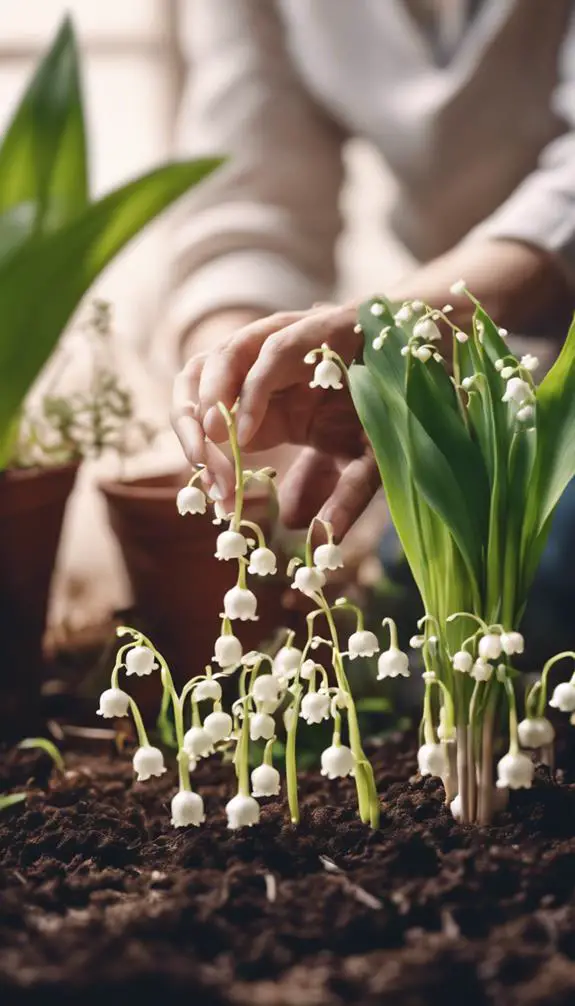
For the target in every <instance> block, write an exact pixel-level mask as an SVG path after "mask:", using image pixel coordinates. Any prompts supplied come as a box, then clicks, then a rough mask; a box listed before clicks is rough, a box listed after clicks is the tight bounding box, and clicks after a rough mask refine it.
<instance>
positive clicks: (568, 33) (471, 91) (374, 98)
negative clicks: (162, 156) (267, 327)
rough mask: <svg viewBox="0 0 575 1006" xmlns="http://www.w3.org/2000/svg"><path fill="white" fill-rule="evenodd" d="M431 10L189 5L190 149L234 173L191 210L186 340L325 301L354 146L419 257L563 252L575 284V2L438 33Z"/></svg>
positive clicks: (178, 291) (466, 3) (517, 0)
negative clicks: (211, 318)
mask: <svg viewBox="0 0 575 1006" xmlns="http://www.w3.org/2000/svg"><path fill="white" fill-rule="evenodd" d="M423 2H424V0H409V2H407V0H193V2H190V3H189V4H188V5H186V8H185V10H186V17H187V20H186V21H185V23H184V25H183V38H184V44H185V55H186V58H187V60H188V63H189V68H190V72H189V82H188V86H187V90H186V95H185V100H184V102H183V106H182V113H181V125H180V152H181V154H182V155H185V156H200V155H206V154H218V153H221V154H227V155H228V157H229V161H228V163H227V164H226V166H225V167H224V168H222V169H220V171H218V173H217V175H215V176H213V177H212V179H210V180H209V181H208V182H206V183H205V184H203V185H202V186H201V187H200V188H199V189H198V190H197V192H195V193H194V194H193V195H192V197H191V198H190V199H189V200H188V201H187V202H186V203H185V205H184V207H183V209H182V216H181V221H182V222H181V226H180V229H179V233H178V239H177V248H176V261H175V270H174V297H173V301H172V311H171V315H170V319H169V325H170V326H171V328H172V330H173V331H174V332H176V333H183V332H184V331H185V330H186V329H187V328H189V327H190V326H191V325H192V324H193V323H194V322H196V321H197V320H198V319H199V318H200V317H201V316H203V315H205V314H206V313H209V312H211V311H214V310H217V309H219V308H224V307H231V306H233V307H238V306H253V307H257V308H261V309H262V310H263V311H273V310H279V309H286V308H294V309H295V308H302V307H307V306H309V305H310V304H311V303H313V302H314V301H318V300H325V299H328V298H329V296H330V292H331V290H332V288H333V285H334V281H335V266H334V248H335V243H336V240H337V236H338V233H339V229H340V224H341V221H340V214H339V208H338V197H339V192H340V188H341V185H342V180H343V168H342V159H341V152H342V145H343V143H344V141H345V140H346V139H347V138H348V137H350V136H361V137H364V138H367V139H368V140H369V141H371V142H372V144H373V145H374V146H375V147H376V148H377V150H378V151H379V152H380V153H381V156H382V158H384V160H385V161H386V163H387V165H388V166H389V168H390V169H391V171H392V172H393V175H394V176H395V179H396V181H397V183H398V193H399V194H398V198H397V202H396V204H395V206H394V210H393V214H392V219H391V225H392V227H393V228H394V230H395V232H396V234H397V235H398V236H399V237H400V239H401V240H402V241H403V242H404V243H405V245H406V247H407V248H408V249H409V251H410V252H412V253H413V254H414V255H415V256H416V257H417V258H418V259H419V260H421V261H426V260H429V259H430V258H433V257H435V256H437V255H439V254H441V253H442V252H445V251H447V250H448V249H449V248H451V247H453V246H454V245H455V244H457V243H458V242H460V241H461V240H463V239H467V238H469V239H470V240H473V239H475V238H476V237H477V236H478V234H480V233H481V234H484V235H485V234H487V235H490V236H492V237H507V238H516V239H520V240H523V241H527V242H530V243H532V244H534V245H536V246H539V247H541V248H544V249H547V250H549V251H550V252H552V253H555V254H556V255H557V256H558V257H559V259H560V261H561V262H562V264H563V265H564V268H565V270H566V272H567V275H568V276H569V277H570V279H571V280H572V281H574V282H575V132H574V131H573V130H574V124H575V3H573V2H572V0H475V2H474V3H473V2H471V0H455V2H456V3H457V5H459V14H460V17H459V20H457V18H455V19H454V21H452V22H451V28H450V31H449V32H447V34H444V35H443V36H442V35H441V25H442V22H441V20H440V21H439V27H440V31H439V34H437V35H436V36H432V35H431V34H430V31H429V29H426V28H425V27H424V21H423V19H422V20H421V21H420V20H418V14H417V5H418V4H422V3H423ZM440 2H443V4H444V5H446V4H447V5H448V6H449V0H440ZM461 5H462V6H461ZM451 6H453V3H452V4H451ZM439 13H441V12H439ZM443 27H444V28H445V23H443Z"/></svg>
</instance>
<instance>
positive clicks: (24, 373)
mask: <svg viewBox="0 0 575 1006" xmlns="http://www.w3.org/2000/svg"><path fill="white" fill-rule="evenodd" d="M219 164H221V160H218V159H206V160H200V161H191V162H184V163H181V164H169V165H166V166H165V167H162V168H159V169H157V170H155V171H152V172H150V174H148V175H145V176H144V177H143V178H139V179H137V180H136V181H133V182H130V183H129V184H127V185H125V186H123V187H122V188H120V189H118V190H117V191H115V192H113V193H111V194H110V195H108V196H106V197H105V198H104V199H102V200H101V201H100V202H97V203H94V204H93V205H90V206H88V208H87V209H86V210H85V211H84V212H83V213H82V214H81V216H80V217H78V218H77V219H75V220H73V221H71V222H70V223H69V224H67V225H66V226H65V227H62V228H61V229H60V230H58V231H57V232H52V233H48V234H44V235H41V236H38V237H35V238H34V239H33V240H31V241H30V242H28V243H26V244H25V245H24V246H22V247H21V248H20V249H19V250H18V251H16V252H15V253H14V254H13V255H12V256H11V257H10V258H9V259H8V260H7V261H5V262H4V263H3V264H2V265H1V266H0V318H2V325H1V327H0V441H1V440H2V436H1V434H2V431H3V430H5V429H6V427H7V425H8V424H10V423H11V421H12V418H13V416H14V415H15V414H16V412H17V411H18V409H19V408H20V405H21V402H22V400H23V398H24V396H25V395H26V393H27V392H28V390H29V388H30V386H31V385H32V383H33V381H34V380H35V378H36V377H37V375H38V373H39V371H40V370H41V368H42V367H43V366H44V364H45V363H46V361H47V360H48V357H49V356H50V354H51V353H52V351H53V349H54V347H55V345H56V343H57V341H58V339H59V337H60V334H61V332H62V330H63V329H64V327H65V326H66V324H67V322H68V321H69V319H70V317H71V316H72V314H73V312H74V310H75V309H76V307H77V305H78V303H79V302H80V300H81V298H82V297H83V295H84V294H85V293H86V291H87V290H88V289H89V288H90V286H91V285H92V283H93V281H94V280H95V279H96V277H97V276H98V275H99V274H100V273H101V272H102V270H103V269H104V268H105V266H106V265H108V263H109V262H111V260H112V259H113V258H114V257H115V256H116V255H117V253H118V252H119V251H120V250H121V249H122V248H123V247H124V246H125V245H126V244H127V243H128V242H129V241H130V240H131V239H132V238H133V237H134V236H135V235H136V234H138V233H139V232H140V231H141V230H142V228H143V227H145V226H146V224H148V223H149V222H150V221H151V220H153V219H154V218H155V217H156V216H157V215H158V214H159V213H161V212H162V211H163V210H164V209H166V207H167V206H169V205H170V204H171V203H173V202H174V201H175V200H176V199H178V198H179V197H180V196H182V195H183V194H184V193H185V192H187V191H188V190H189V189H190V188H191V187H192V186H193V185H195V184H196V183H197V182H199V181H200V180H201V179H202V178H204V177H205V176H206V175H208V174H210V172H212V171H213V170H214V169H215V168H217V167H218V165H219Z"/></svg>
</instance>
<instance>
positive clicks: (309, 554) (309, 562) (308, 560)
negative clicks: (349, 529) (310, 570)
mask: <svg viewBox="0 0 575 1006" xmlns="http://www.w3.org/2000/svg"><path fill="white" fill-rule="evenodd" d="M316 524H321V525H322V527H323V528H324V530H325V533H326V536H327V543H328V545H331V544H332V543H333V530H332V526H331V524H330V523H328V521H326V520H322V519H321V517H314V518H313V520H312V522H311V524H310V525H309V527H308V529H307V534H306V536H305V564H306V566H313V549H312V545H311V540H312V537H313V532H314V528H315V525H316Z"/></svg>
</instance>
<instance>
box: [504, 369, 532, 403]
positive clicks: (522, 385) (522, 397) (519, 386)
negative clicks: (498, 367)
mask: <svg viewBox="0 0 575 1006" xmlns="http://www.w3.org/2000/svg"><path fill="white" fill-rule="evenodd" d="M505 369H506V368H505ZM505 369H504V370H502V371H501V373H502V375H504V374H505ZM532 397H533V393H532V391H531V385H530V384H528V383H527V381H523V380H521V378H520V377H510V378H509V380H508V381H507V387H506V388H505V394H504V395H503V398H502V399H501V401H502V402H513V403H514V404H515V405H523V404H524V403H525V402H528V401H530V399H531V398H532Z"/></svg>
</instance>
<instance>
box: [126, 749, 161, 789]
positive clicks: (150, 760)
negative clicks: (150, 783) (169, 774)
mask: <svg viewBox="0 0 575 1006" xmlns="http://www.w3.org/2000/svg"><path fill="white" fill-rule="evenodd" d="M132 765H133V766H134V772H135V773H136V778H137V780H138V782H145V781H146V779H150V778H151V776H153V775H158V776H159V775H163V774H164V772H165V771H166V766H165V765H164V756H163V754H162V752H161V751H160V749H159V748H154V747H151V745H149V744H147V745H144V746H142V747H141V748H138V750H137V751H136V753H135V754H134V757H133V758H132Z"/></svg>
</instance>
